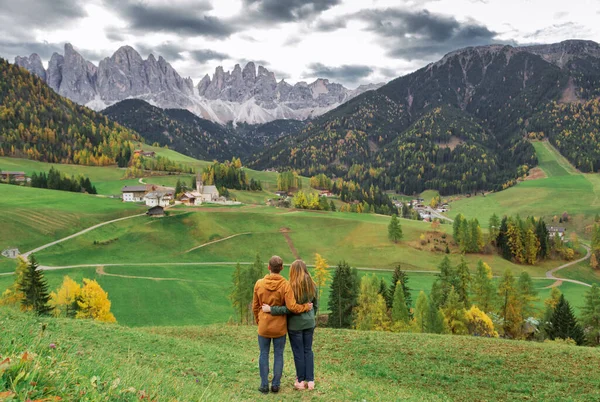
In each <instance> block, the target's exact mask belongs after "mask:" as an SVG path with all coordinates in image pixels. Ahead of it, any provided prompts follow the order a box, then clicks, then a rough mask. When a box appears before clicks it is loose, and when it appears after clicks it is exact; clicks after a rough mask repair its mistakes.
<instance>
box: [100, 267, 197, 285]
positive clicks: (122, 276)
mask: <svg viewBox="0 0 600 402" xmlns="http://www.w3.org/2000/svg"><path fill="white" fill-rule="evenodd" d="M96 273H97V274H98V275H103V276H115V277H117V278H127V279H150V280H152V281H180V282H195V281H191V280H189V279H180V278H154V277H151V276H133V275H118V274H109V273H108V272H106V271H105V270H104V265H101V266H99V267H97V268H96Z"/></svg>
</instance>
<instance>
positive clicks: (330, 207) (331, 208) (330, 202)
mask: <svg viewBox="0 0 600 402" xmlns="http://www.w3.org/2000/svg"><path fill="white" fill-rule="evenodd" d="M329 210H330V211H331V212H336V211H337V209H336V208H335V204H334V203H333V200H331V201H329Z"/></svg>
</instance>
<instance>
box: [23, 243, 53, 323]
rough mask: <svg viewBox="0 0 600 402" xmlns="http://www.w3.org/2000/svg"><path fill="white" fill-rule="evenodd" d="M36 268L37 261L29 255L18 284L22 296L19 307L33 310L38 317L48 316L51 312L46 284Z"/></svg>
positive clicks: (41, 272) (41, 273) (40, 272)
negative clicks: (25, 268)
mask: <svg viewBox="0 0 600 402" xmlns="http://www.w3.org/2000/svg"><path fill="white" fill-rule="evenodd" d="M38 267H39V265H38V263H37V260H36V259H35V257H34V256H33V255H31V256H30V257H29V264H27V270H26V271H25V274H24V275H23V277H22V281H21V283H20V284H19V291H20V292H22V293H23V295H24V298H23V300H22V302H21V306H22V308H23V309H24V310H33V311H35V312H36V313H37V314H38V315H48V314H50V312H51V311H52V308H51V307H50V306H49V305H48V301H49V300H50V295H49V294H48V283H47V282H46V279H45V278H44V273H43V271H42V270H38Z"/></svg>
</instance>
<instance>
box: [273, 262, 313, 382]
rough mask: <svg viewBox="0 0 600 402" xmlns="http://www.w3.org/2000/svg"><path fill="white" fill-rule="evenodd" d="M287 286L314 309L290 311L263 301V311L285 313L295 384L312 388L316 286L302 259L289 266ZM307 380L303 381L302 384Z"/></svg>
mask: <svg viewBox="0 0 600 402" xmlns="http://www.w3.org/2000/svg"><path fill="white" fill-rule="evenodd" d="M290 287H291V288H292V291H293V293H294V297H295V298H296V302H297V303H298V304H305V303H313V309H312V310H310V311H307V312H305V313H302V314H292V313H291V312H290V311H289V310H288V308H287V307H286V306H269V305H267V304H263V306H262V308H263V311H264V312H265V313H268V312H270V313H271V314H272V315H284V314H289V315H288V320H287V325H288V336H289V337H290V344H291V345H292V352H293V353H294V363H295V364H296V383H295V384H294V387H296V389H299V390H302V389H305V388H306V386H308V389H310V390H312V389H315V362H314V354H313V351H312V343H313V334H314V331H315V326H316V321H315V314H316V311H317V308H318V305H317V286H316V285H315V282H314V281H313V279H312V278H311V276H310V274H309V273H308V269H306V264H305V263H304V261H302V260H296V261H294V262H293V263H292V266H291V267H290ZM305 383H306V384H305Z"/></svg>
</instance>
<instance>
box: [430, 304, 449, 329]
mask: <svg viewBox="0 0 600 402" xmlns="http://www.w3.org/2000/svg"><path fill="white" fill-rule="evenodd" d="M427 332H429V333H430V334H446V333H448V332H449V328H448V324H447V323H446V317H445V316H444V311H443V310H442V309H441V308H437V307H435V306H434V305H433V303H429V314H428V316H427Z"/></svg>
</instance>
